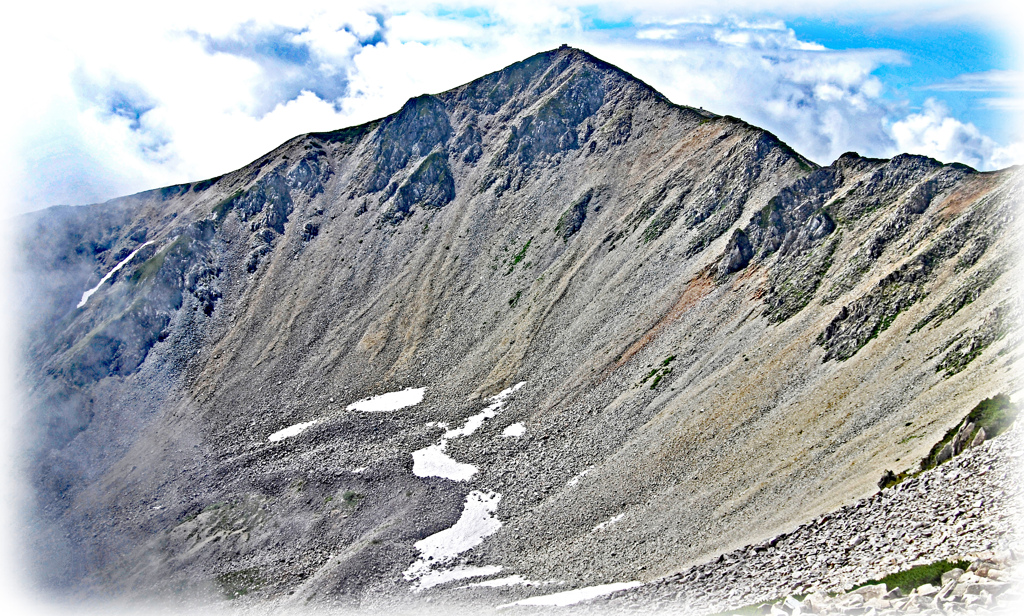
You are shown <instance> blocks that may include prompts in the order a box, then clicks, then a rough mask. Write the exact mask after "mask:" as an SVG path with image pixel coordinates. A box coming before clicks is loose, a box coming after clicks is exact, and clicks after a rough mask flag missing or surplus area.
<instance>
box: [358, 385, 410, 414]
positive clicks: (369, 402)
mask: <svg viewBox="0 0 1024 616" xmlns="http://www.w3.org/2000/svg"><path fill="white" fill-rule="evenodd" d="M426 391H427V388H426V387H409V388H407V389H403V390H402V391H392V392H388V393H386V394H381V395H379V396H371V397H369V398H364V399H362V400H359V401H358V402H353V403H352V404H350V405H348V406H346V407H345V410H346V411H364V412H367V413H383V412H386V411H397V410H399V409H404V408H405V407H407V406H413V405H416V404H419V403H420V402H423V394H424V392H426Z"/></svg>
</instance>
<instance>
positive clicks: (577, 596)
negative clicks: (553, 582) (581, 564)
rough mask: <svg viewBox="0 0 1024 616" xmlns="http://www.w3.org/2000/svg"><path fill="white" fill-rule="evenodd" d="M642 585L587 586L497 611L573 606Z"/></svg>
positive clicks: (523, 601) (527, 600)
mask: <svg viewBox="0 0 1024 616" xmlns="http://www.w3.org/2000/svg"><path fill="white" fill-rule="evenodd" d="M643 585H644V583H643V582H616V583H614V584H601V585H600V586H588V587H587V588H577V589H576V590H566V591H564V592H556V593H553V594H550V595H541V596H539V597H530V598H529V599H523V600H521V601H516V602H514V603H506V604H504V605H499V606H498V609H501V608H505V607H512V606H514V605H552V606H556V607H565V606H566V605H574V604H576V603H580V602H582V601H589V600H590V599H596V598H598V597H603V596H605V595H610V594H612V593H613V592H618V591H620V590H627V589H629V588H636V587H637V586H643Z"/></svg>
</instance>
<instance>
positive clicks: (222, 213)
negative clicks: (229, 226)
mask: <svg viewBox="0 0 1024 616" xmlns="http://www.w3.org/2000/svg"><path fill="white" fill-rule="evenodd" d="M243 194H245V193H244V192H243V191H241V190H236V191H235V192H233V193H231V195H230V196H228V197H226V198H224V199H223V200H221V201H220V202H219V203H217V205H215V206H213V209H212V210H211V212H210V213H211V214H213V215H214V218H215V219H216V220H217V222H221V221H223V220H224V218H225V217H226V216H227V215H228V212H230V211H231V208H232V207H234V205H235V202H236V201H238V200H239V199H241V198H242V195H243Z"/></svg>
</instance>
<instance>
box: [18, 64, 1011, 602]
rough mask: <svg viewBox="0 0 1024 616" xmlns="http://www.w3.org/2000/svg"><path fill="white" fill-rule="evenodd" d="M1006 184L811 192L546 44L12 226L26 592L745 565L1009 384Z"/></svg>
mask: <svg viewBox="0 0 1024 616" xmlns="http://www.w3.org/2000/svg"><path fill="white" fill-rule="evenodd" d="M1021 180H1022V176H1021V173H1020V172H1019V170H1006V171H999V172H992V173H979V172H976V171H974V170H973V169H971V168H969V167H966V166H964V165H959V164H952V165H943V164H940V163H939V162H937V161H935V160H932V159H929V158H925V157H921V156H911V155H901V156H897V157H895V158H892V159H890V160H882V159H870V158H863V157H860V156H858V155H856V154H854V153H849V154H846V155H844V156H842V157H841V158H839V159H838V160H837V161H835V162H834V163H833V164H831V165H829V166H826V167H819V166H818V165H816V164H814V163H812V162H810V161H808V160H807V159H806V158H804V157H802V156H800V155H799V154H797V153H796V152H794V151H793V150H792V149H791V148H789V147H788V146H787V145H786V144H784V143H782V142H781V141H780V140H779V139H777V138H776V137H775V136H774V135H772V134H771V133H769V132H767V131H764V130H762V129H759V128H757V127H754V126H750V125H748V124H746V123H744V122H743V121H741V120H738V119H736V118H732V117H728V116H718V115H715V114H713V113H710V112H707V111H703V110H697V109H693V108H690V107H684V106H679V105H675V104H672V103H671V102H669V101H668V100H667V99H665V97H663V96H662V95H660V94H658V93H657V92H656V91H654V90H653V89H651V88H650V87H649V86H647V85H646V84H644V83H642V82H641V81H639V80H637V79H635V78H633V77H632V76H630V75H629V74H627V73H625V72H623V71H621V70H619V69H617V68H615V67H613V66H611V65H609V64H607V63H605V62H602V61H600V60H598V59H596V58H594V57H593V56H590V55H589V54H587V53H585V52H582V51H580V50H576V49H572V48H567V47H563V48H559V49H557V50H553V51H548V52H544V53H540V54H537V55H535V56H532V57H530V58H528V59H526V60H524V61H522V62H518V63H516V64H513V65H511V66H509V67H507V68H505V69H503V70H501V71H498V72H495V73H491V74H489V75H486V76H484V77H481V78H480V79H477V80H476V81H473V82H471V83H468V84H466V85H463V86H461V87H458V88H455V89H453V90H450V91H447V92H443V93H440V94H435V95H423V96H419V97H416V98H413V99H411V100H409V101H408V102H407V103H406V104H405V105H404V106H403V107H402V108H401V110H399V111H398V112H397V113H395V114H393V115H390V116H388V117H386V118H382V119H380V120H376V121H373V122H369V123H366V124H363V125H360V126H355V127H351V128H345V129H342V130H338V131H333V132H327V133H311V134H307V135H302V136H299V137H296V138H294V139H292V140H290V141H288V142H287V143H285V144H283V145H282V146H280V147H279V148H277V149H276V150H274V151H273V152H270V153H269V154H267V155H265V156H263V157H261V158H259V159H258V160H256V161H255V162H253V163H252V164H250V165H248V166H246V167H244V168H242V169H239V170H237V171H235V172H232V173H229V174H227V175H224V176H222V177H218V178H213V179H209V180H205V181H201V182H195V183H190V184H182V185H178V186H170V187H166V188H162V189H158V190H152V191H148V192H144V193H140V194H137V195H133V196H129V197H123V198H119V199H115V200H113V201H110V202H107V203H103V204H98V205H92V206H87V207H55V208H50V209H47V210H43V211H40V212H36V213H33V214H29V215H26V216H24V217H23V218H22V219H21V220H20V230H19V236H18V237H19V239H18V248H19V250H20V251H21V253H20V254H22V255H23V256H24V260H23V263H22V265H21V268H20V270H19V272H18V273H19V276H20V277H21V280H19V283H20V287H19V288H22V289H29V290H30V291H26V295H25V297H23V298H22V303H21V305H20V307H19V309H20V313H19V314H20V315H21V319H22V323H23V328H24V331H25V332H26V336H25V344H24V357H25V364H24V365H25V368H24V370H23V374H22V375H21V376H22V378H23V381H24V383H25V384H26V388H27V389H26V390H27V392H28V395H27V399H28V401H29V404H30V409H29V411H30V412H29V415H30V417H31V422H30V423H31V426H30V429H31V434H32V438H31V439H28V442H27V443H26V449H25V455H26V459H27V460H28V462H27V467H28V468H29V470H30V479H31V485H32V489H33V494H34V496H35V499H34V504H33V507H32V510H31V511H30V512H28V513H29V514H30V519H32V520H33V525H32V530H33V532H32V533H31V548H32V551H33V553H34V554H36V555H37V571H38V574H39V576H40V578H41V579H43V581H44V582H46V583H48V584H49V585H50V586H51V587H53V588H60V589H70V590H71V591H72V592H74V593H85V594H96V595H106V594H128V595H135V596H147V597H148V596H154V595H157V594H186V595H192V596H194V595H195V594H196V593H199V594H202V593H212V594H217V593H223V594H225V595H227V596H229V597H234V596H240V595H243V594H248V595H249V596H250V598H251V597H257V598H259V597H277V598H282V599H281V600H283V601H286V602H291V601H294V602H296V603H298V602H305V601H307V600H317V601H319V600H343V601H351V602H355V603H362V604H366V605H369V604H373V603H374V602H375V601H382V600H384V599H383V598H387V597H396V596H400V597H406V596H419V595H417V593H440V592H444V591H446V590H447V589H451V588H454V587H455V586H460V585H464V584H466V583H467V582H466V581H462V582H459V583H458V584H455V583H454V581H455V580H467V579H470V578H472V580H471V581H479V580H485V579H489V578H490V579H493V578H495V577H501V576H506V577H507V576H512V575H520V576H522V578H525V579H529V580H535V581H538V582H545V581H560V582H564V583H566V584H569V585H571V586H572V585H579V586H582V585H589V584H600V583H605V582H616V581H621V582H626V581H630V580H641V581H643V580H649V579H653V578H655V577H657V576H660V575H664V574H669V573H672V572H675V571H678V570H680V569H681V568H682V567H684V566H685V565H687V564H690V563H694V562H698V561H701V560H706V559H708V558H710V557H714V556H717V555H718V554H720V553H722V552H725V551H727V550H731V549H733V548H736V547H739V546H743V545H745V544H749V543H754V542H757V541H762V540H764V539H766V538H768V537H771V536H773V535H775V534H777V533H779V532H782V531H786V530H789V529H791V528H792V527H793V526H794V525H796V524H797V523H799V522H804V521H807V520H810V519H812V518H814V517H815V516H818V515H820V514H822V513H824V512H827V511H831V510H833V509H836V508H837V507H839V506H842V505H845V504H848V503H850V502H852V501H853V500H856V499H857V498H859V497H863V496H867V495H870V494H872V493H873V492H874V491H875V490H876V482H877V481H878V479H879V477H881V476H882V475H883V473H884V472H885V471H886V470H887V469H895V470H903V469H905V468H909V467H911V466H913V464H914V463H915V462H914V461H916V460H918V459H920V458H921V457H922V456H924V455H925V454H927V453H928V451H929V448H931V447H932V445H933V444H934V443H935V442H937V441H939V440H940V439H941V437H942V435H943V434H944V433H945V432H946V430H947V429H948V428H950V427H951V426H954V425H956V424H957V422H959V421H960V420H961V418H963V417H964V416H965V415H966V414H967V412H968V411H969V410H970V409H971V408H973V407H974V406H975V405H976V404H977V403H978V402H979V401H980V400H982V399H984V398H988V397H991V396H994V395H996V394H998V393H1004V392H1009V391H1011V387H1012V377H1013V376H1014V372H1015V371H1016V370H1017V369H1018V368H1019V365H1018V357H1019V356H1018V354H1017V352H1016V351H1015V348H1016V342H1017V340H1018V338H1019V336H1020V333H1019V332H1020V330H1019V329H1018V318H1017V316H1018V314H1019V308H1020V307H1019V303H1018V302H1017V300H1016V297H1015V295H1014V294H1013V293H1012V288H1011V286H1010V280H1011V279H1012V276H1015V275H1019V274H1020V271H1019V266H1018V263H1019V260H1018V259H1017V258H1016V253H1015V250H1016V246H1018V245H1019V244H1020V242H1021V237H1020V229H1019V225H1018V224H1017V222H1016V217H1015V216H1016V213H1015V212H1016V210H1015V207H1016V204H1015V198H1016V197H1015V196H1016V195H1019V194H1020V190H1021ZM499 572H500V573H499ZM537 588H539V587H533V590H528V589H526V588H525V587H522V586H519V587H514V588H513V587H509V590H507V591H503V592H509V593H525V592H537ZM410 591H413V595H410ZM452 592H456V591H454V590H453V591H452ZM459 592H468V591H459ZM472 592H476V591H472ZM479 592H483V591H479ZM494 592H498V591H494ZM513 596H517V595H514V594H513Z"/></svg>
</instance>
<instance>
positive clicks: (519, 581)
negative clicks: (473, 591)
mask: <svg viewBox="0 0 1024 616" xmlns="http://www.w3.org/2000/svg"><path fill="white" fill-rule="evenodd" d="M562 583H563V582H534V581H533V580H528V579H526V578H524V577H523V576H521V575H510V576H508V577H503V578H498V579H496V580H484V581H483V582H473V583H472V584H466V585H465V586H460V588H475V587H478V586H479V587H483V588H501V587H503V586H547V585H548V584H562Z"/></svg>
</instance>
